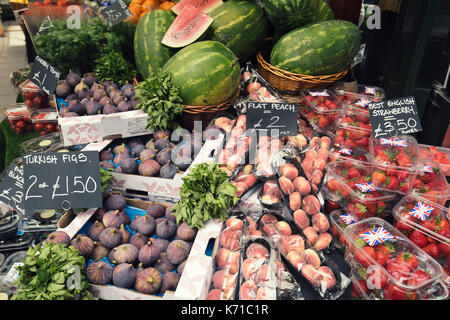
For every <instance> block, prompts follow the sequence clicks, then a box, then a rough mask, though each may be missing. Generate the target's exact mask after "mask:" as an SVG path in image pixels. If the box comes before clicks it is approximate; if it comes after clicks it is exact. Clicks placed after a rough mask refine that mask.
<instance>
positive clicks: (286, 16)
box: [264, 0, 319, 31]
mask: <svg viewBox="0 0 450 320" xmlns="http://www.w3.org/2000/svg"><path fill="white" fill-rule="evenodd" d="M318 7H319V2H318V1H316V0H264V10H265V11H266V14H267V17H268V18H269V20H270V22H271V23H272V24H273V25H274V26H275V27H276V28H277V29H282V30H284V31H291V30H293V29H296V28H298V27H302V26H304V25H307V24H308V23H311V22H313V21H314V18H315V17H316V14H317V10H318Z"/></svg>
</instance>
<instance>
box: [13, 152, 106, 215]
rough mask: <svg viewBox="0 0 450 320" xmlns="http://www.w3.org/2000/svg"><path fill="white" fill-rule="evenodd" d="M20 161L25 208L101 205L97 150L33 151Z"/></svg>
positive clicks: (97, 206) (64, 207)
mask: <svg viewBox="0 0 450 320" xmlns="http://www.w3.org/2000/svg"><path fill="white" fill-rule="evenodd" d="M22 161H23V168H24V200H25V209H26V210H34V209H64V210H68V209H70V208H99V207H101V206H102V191H101V190H102V188H101V182H100V169H99V168H100V164H99V158H98V152H97V151H86V152H48V153H34V154H28V155H25V156H23V157H22Z"/></svg>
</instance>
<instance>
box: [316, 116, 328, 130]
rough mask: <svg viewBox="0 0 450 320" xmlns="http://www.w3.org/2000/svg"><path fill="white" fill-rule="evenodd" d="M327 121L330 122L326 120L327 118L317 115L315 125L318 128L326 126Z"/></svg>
mask: <svg viewBox="0 0 450 320" xmlns="http://www.w3.org/2000/svg"><path fill="white" fill-rule="evenodd" d="M329 123H330V121H328V119H327V118H325V117H319V121H318V122H317V125H318V126H319V128H321V129H323V128H325V127H326V126H328V124H329Z"/></svg>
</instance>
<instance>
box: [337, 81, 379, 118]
mask: <svg viewBox="0 0 450 320" xmlns="http://www.w3.org/2000/svg"><path fill="white" fill-rule="evenodd" d="M332 91H333V93H334V94H335V95H336V96H337V97H339V99H340V100H341V101H342V102H343V104H344V106H345V108H347V109H351V110H360V111H362V112H364V113H369V107H368V105H369V103H370V102H380V101H382V100H384V98H385V93H384V90H383V88H379V87H375V86H370V85H361V84H357V83H356V82H339V83H337V84H336V85H334V86H333V88H332Z"/></svg>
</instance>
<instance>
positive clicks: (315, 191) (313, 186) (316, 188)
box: [311, 183, 319, 193]
mask: <svg viewBox="0 0 450 320" xmlns="http://www.w3.org/2000/svg"><path fill="white" fill-rule="evenodd" d="M311 189H312V191H313V192H314V193H317V191H319V187H318V186H317V185H316V184H314V183H313V184H311Z"/></svg>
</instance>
